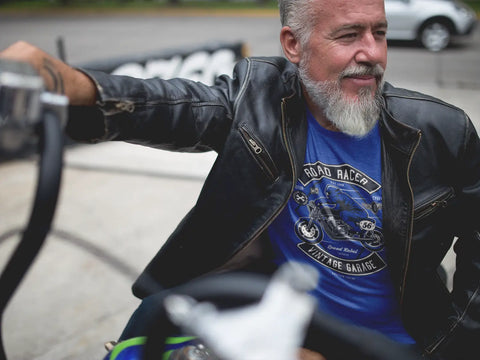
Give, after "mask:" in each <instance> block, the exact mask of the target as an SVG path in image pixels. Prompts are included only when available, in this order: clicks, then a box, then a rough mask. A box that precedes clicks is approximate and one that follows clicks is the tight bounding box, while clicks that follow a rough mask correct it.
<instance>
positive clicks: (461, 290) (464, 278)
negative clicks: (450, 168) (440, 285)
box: [441, 118, 480, 359]
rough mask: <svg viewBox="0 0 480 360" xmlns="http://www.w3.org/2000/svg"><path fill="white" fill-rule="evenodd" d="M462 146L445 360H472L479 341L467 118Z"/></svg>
mask: <svg viewBox="0 0 480 360" xmlns="http://www.w3.org/2000/svg"><path fill="white" fill-rule="evenodd" d="M466 121H467V126H466V131H465V142H464V144H465V146H464V147H463V149H462V150H463V151H462V153H461V154H458V155H459V156H458V164H457V166H458V167H456V166H454V168H455V170H456V171H458V173H457V174H458V176H457V179H458V181H459V182H460V188H459V196H460V198H461V200H462V201H461V202H460V204H461V207H462V208H461V209H460V210H461V211H459V213H460V214H461V218H457V219H456V221H458V224H457V227H458V229H459V230H458V231H459V232H458V239H457V242H456V244H455V247H454V250H455V252H456V271H455V275H454V282H453V292H452V296H453V303H454V306H455V309H456V312H457V319H456V320H455V321H456V322H455V323H454V326H453V327H452V329H451V333H450V336H449V337H448V338H447V339H448V340H447V342H446V344H445V345H444V346H443V349H441V353H442V355H443V356H444V357H442V358H445V359H474V358H475V359H476V358H477V357H478V353H479V352H478V341H479V340H480V212H479V208H480V140H479V138H478V135H477V133H476V131H475V128H474V126H473V124H472V122H471V121H470V120H469V119H468V118H467V119H466Z"/></svg>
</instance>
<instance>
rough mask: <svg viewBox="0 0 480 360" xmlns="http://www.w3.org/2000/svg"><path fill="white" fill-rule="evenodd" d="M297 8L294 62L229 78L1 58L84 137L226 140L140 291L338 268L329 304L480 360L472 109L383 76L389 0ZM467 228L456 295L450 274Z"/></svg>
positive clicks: (288, 23)
mask: <svg viewBox="0 0 480 360" xmlns="http://www.w3.org/2000/svg"><path fill="white" fill-rule="evenodd" d="M280 11H281V19H282V25H283V28H282V30H281V33H280V41H281V44H282V47H283V50H284V54H285V57H286V59H284V58H253V59H245V60H242V61H240V62H239V64H238V65H237V66H236V68H235V72H234V76H233V78H232V79H230V78H227V77H221V78H219V79H218V81H217V83H216V85H215V86H212V87H207V86H205V85H202V84H198V83H193V82H189V81H186V80H180V79H173V80H170V81H162V80H158V79H153V80H137V79H131V78H122V77H114V76H110V75H106V74H101V73H98V72H80V71H78V70H74V69H71V68H69V67H68V66H66V65H65V64H63V63H61V62H59V61H58V60H56V59H53V58H51V57H50V56H48V55H46V54H44V53H43V52H41V51H40V50H38V49H36V48H33V47H31V46H29V45H28V44H25V43H18V44H15V45H13V46H12V47H11V48H9V49H7V50H5V51H4V52H3V54H2V56H4V57H10V58H16V59H24V60H25V59H26V60H28V61H30V62H31V63H33V64H34V65H35V66H36V68H37V69H38V70H39V71H40V73H42V74H44V77H45V79H46V81H47V84H49V86H50V88H51V89H52V90H58V89H60V85H61V87H63V89H64V91H65V93H66V94H67V96H68V97H69V98H70V102H71V104H72V105H74V107H73V108H72V112H71V117H70V121H69V124H68V126H67V131H68V132H69V133H70V134H71V136H72V137H74V138H76V139H79V140H83V141H90V142H97V141H104V140H124V141H129V142H132V143H140V144H145V145H149V146H155V147H158V148H162V149H168V150H182V151H185V150H187V151H205V150H215V151H217V152H218V158H217V160H216V163H215V165H214V167H213V168H212V170H211V172H210V174H209V176H208V178H207V180H206V182H205V185H204V188H203V190H202V193H201V194H200V197H199V199H198V202H197V204H196V205H195V207H194V208H193V209H192V210H191V211H190V212H189V213H188V214H187V215H186V217H185V219H184V221H182V223H181V224H180V225H179V226H178V227H177V229H176V230H175V232H174V233H173V234H172V235H171V237H170V238H169V239H168V241H167V242H166V244H165V245H164V246H163V247H162V248H161V249H160V251H159V253H158V254H157V255H156V256H155V257H154V258H153V260H152V261H151V263H150V264H149V265H148V266H147V268H146V270H145V271H144V273H143V274H142V275H141V276H140V277H139V279H138V280H137V281H136V283H135V284H134V286H133V291H134V293H135V295H137V296H138V297H141V298H145V297H147V296H148V295H150V294H153V293H154V292H156V291H159V290H162V289H166V288H171V287H174V286H177V285H180V284H183V283H185V282H187V281H189V280H191V279H193V278H196V277H199V276H202V275H204V274H207V273H212V272H218V271H225V270H233V269H249V270H252V271H261V272H269V271H272V270H273V269H275V268H276V266H278V265H279V264H281V263H282V262H285V261H289V260H297V261H302V262H307V263H310V264H313V265H314V266H315V267H316V268H317V269H318V270H319V272H320V274H321V277H320V278H321V280H320V282H319V284H318V286H317V288H316V289H315V291H314V292H313V293H314V294H315V296H316V298H317V300H318V303H319V307H320V309H322V310H324V311H327V312H329V313H331V314H333V315H335V316H338V317H340V318H342V319H344V320H346V321H349V322H352V323H354V324H356V325H360V326H364V327H366V328H369V329H374V330H378V331H380V332H382V333H383V334H385V335H387V336H388V337H390V338H391V339H393V340H395V341H398V342H400V343H402V344H405V345H406V346H413V345H415V346H416V347H417V348H418V349H420V351H421V353H422V354H423V355H424V356H425V357H428V358H431V359H452V360H453V359H455V360H459V359H476V358H478V350H477V349H476V346H475V342H476V340H478V339H480V233H479V225H480V221H479V216H478V211H476V209H478V206H479V205H480V141H479V138H478V136H477V134H476V132H475V129H474V127H473V125H472V123H471V121H470V120H469V119H468V117H467V115H465V113H464V112H463V111H462V110H460V109H458V108H455V107H454V106H451V105H448V104H446V103H443V102H442V101H440V100H437V99H434V98H431V97H428V96H426V95H422V94H419V93H416V92H411V91H407V90H403V89H397V88H394V87H393V86H391V85H390V84H388V83H384V82H383V73H384V71H385V68H386V63H387V46H386V38H385V34H386V31H387V22H386V17H385V11H384V4H383V1H382V0H280ZM55 85H56V86H55ZM86 114H88V116H86ZM332 199H337V201H339V200H338V199H344V200H342V201H343V202H345V201H346V200H345V199H347V200H348V203H351V204H355V206H354V207H352V206H346V205H345V206H343V205H339V204H337V206H335V205H333V204H331V202H332ZM312 204H319V205H318V206H317V205H315V206H314V205H312ZM345 204H346V203H345ZM335 207H337V208H341V209H342V211H336V210H335V209H334V208H335ZM349 209H356V210H357V211H355V212H353V210H352V211H349ZM355 214H361V216H360V217H359V218H358V219H356V220H355ZM454 237H458V241H457V244H456V246H455V250H456V253H457V268H456V274H455V282H454V289H453V292H452V293H449V292H448V291H447V289H446V288H445V286H444V284H443V283H441V282H440V281H439V278H438V275H437V273H436V269H437V267H438V266H439V264H440V262H441V260H442V259H443V257H444V256H445V254H446V252H447V250H448V249H449V247H450V246H451V244H452V241H453V239H454ZM147 299H148V297H147ZM132 322H133V323H135V322H138V317H134V318H133V319H132ZM129 331H130V330H129V328H127V330H126V334H128V333H129ZM124 335H125V334H124ZM319 341H321V340H319ZM326 345H328V344H326Z"/></svg>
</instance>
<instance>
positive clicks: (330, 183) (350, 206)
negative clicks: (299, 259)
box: [292, 162, 386, 276]
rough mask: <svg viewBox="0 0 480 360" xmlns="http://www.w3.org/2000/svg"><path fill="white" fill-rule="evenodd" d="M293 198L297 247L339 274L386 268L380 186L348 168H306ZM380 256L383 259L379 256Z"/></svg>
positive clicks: (362, 273) (315, 166)
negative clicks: (297, 239) (378, 194)
mask: <svg viewBox="0 0 480 360" xmlns="http://www.w3.org/2000/svg"><path fill="white" fill-rule="evenodd" d="M304 170H305V171H304V174H303V177H302V176H301V177H300V178H299V183H298V184H297V187H296V191H294V193H293V194H292V200H293V202H294V204H295V206H296V208H294V212H295V214H296V216H297V220H296V222H295V225H294V231H295V235H296V236H297V238H299V239H300V240H301V243H299V244H297V247H298V248H299V249H300V250H301V251H302V252H303V253H304V254H306V255H307V256H308V257H310V258H311V259H313V260H314V261H316V262H318V263H320V264H322V265H324V266H326V267H328V268H330V269H332V270H334V271H336V272H338V273H342V274H347V275H353V276H361V275H368V274H372V273H375V272H377V271H380V270H381V269H383V268H385V267H386V263H385V261H384V260H383V258H382V256H383V250H384V247H385V242H384V238H383V233H382V228H381V198H380V196H377V197H375V194H377V192H378V190H379V189H380V184H378V183H376V182H375V181H374V180H373V179H371V178H369V177H368V176H367V175H365V174H363V173H361V172H360V171H358V170H357V169H354V168H353V167H351V166H350V165H345V164H343V165H325V164H323V163H320V162H317V163H315V164H305V165H304ZM380 253H381V254H382V255H380Z"/></svg>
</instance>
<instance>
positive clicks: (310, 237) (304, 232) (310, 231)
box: [295, 218, 323, 244]
mask: <svg viewBox="0 0 480 360" xmlns="http://www.w3.org/2000/svg"><path fill="white" fill-rule="evenodd" d="M295 234H297V236H298V237H299V238H300V239H301V240H303V241H305V242H306V243H309V244H317V243H319V242H320V241H322V239H323V233H322V230H321V229H320V227H319V226H318V225H317V224H316V223H315V222H313V221H311V220H310V219H308V218H300V219H299V220H298V221H297V223H296V224H295Z"/></svg>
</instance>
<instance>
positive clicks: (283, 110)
mask: <svg viewBox="0 0 480 360" xmlns="http://www.w3.org/2000/svg"><path fill="white" fill-rule="evenodd" d="M285 106H286V103H285V99H282V104H281V108H282V135H283V141H284V142H285V148H286V149H287V154H288V158H289V160H290V165H291V166H292V186H291V188H290V191H289V193H288V195H287V197H286V199H285V201H284V202H283V204H282V205H281V206H280V207H279V208H278V209H277V210H276V211H275V213H274V214H273V216H271V217H270V219H268V220H267V221H265V222H264V224H263V225H262V226H261V227H260V228H259V229H258V230H257V231H256V232H255V233H254V234H253V235H252V236H251V238H250V239H249V240H248V241H247V245H245V247H243V248H242V249H241V250H239V251H238V252H237V253H236V254H234V255H233V256H232V257H231V258H230V260H231V259H232V258H234V257H235V256H236V255H238V254H239V253H240V252H242V251H243V250H245V249H246V248H247V247H248V246H249V244H251V243H252V242H253V241H255V240H256V239H257V238H258V236H259V235H260V234H262V233H263V232H264V231H265V229H267V228H268V226H270V224H271V223H272V221H273V220H274V219H275V218H276V217H277V216H278V214H280V212H281V211H282V210H283V209H284V208H285V206H286V205H287V203H288V199H290V197H291V196H292V194H293V190H294V189H295V179H296V178H297V168H296V166H295V162H294V159H293V155H292V151H291V149H290V146H289V144H290V143H289V139H288V138H287V126H286V120H285ZM230 260H229V261H230ZM229 261H227V263H228V262H229Z"/></svg>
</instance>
